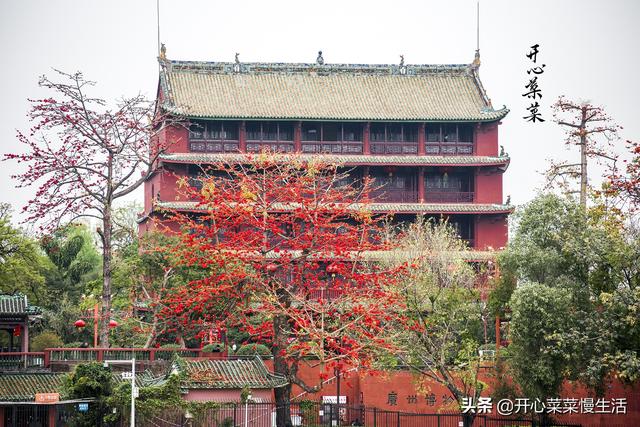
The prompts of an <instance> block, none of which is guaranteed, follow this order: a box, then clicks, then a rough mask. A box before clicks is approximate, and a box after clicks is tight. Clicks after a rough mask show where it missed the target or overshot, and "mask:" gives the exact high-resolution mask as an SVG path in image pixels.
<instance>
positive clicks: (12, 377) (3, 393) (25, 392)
mask: <svg viewBox="0 0 640 427" xmlns="http://www.w3.org/2000/svg"><path fill="white" fill-rule="evenodd" d="M65 375H66V374H63V373H51V372H30V373H2V374H0V402H24V401H32V400H35V396H36V393H59V392H60V390H61V388H62V382H63V380H64V377H65Z"/></svg>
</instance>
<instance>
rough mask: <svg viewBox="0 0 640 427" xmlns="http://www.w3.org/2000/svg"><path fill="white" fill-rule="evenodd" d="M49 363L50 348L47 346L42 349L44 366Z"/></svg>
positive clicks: (47, 365)
mask: <svg viewBox="0 0 640 427" xmlns="http://www.w3.org/2000/svg"><path fill="white" fill-rule="evenodd" d="M49 363H51V350H49V349H48V348H45V349H44V367H45V368H48V367H49Z"/></svg>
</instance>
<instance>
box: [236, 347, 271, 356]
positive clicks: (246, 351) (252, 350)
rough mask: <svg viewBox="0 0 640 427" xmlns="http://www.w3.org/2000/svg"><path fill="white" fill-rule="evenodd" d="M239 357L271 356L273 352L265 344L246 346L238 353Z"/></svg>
mask: <svg viewBox="0 0 640 427" xmlns="http://www.w3.org/2000/svg"><path fill="white" fill-rule="evenodd" d="M236 355H237V356H254V355H258V356H262V357H268V356H271V350H270V349H269V347H267V346H266V345H264V344H245V345H243V346H242V347H240V348H239V349H238V351H236Z"/></svg>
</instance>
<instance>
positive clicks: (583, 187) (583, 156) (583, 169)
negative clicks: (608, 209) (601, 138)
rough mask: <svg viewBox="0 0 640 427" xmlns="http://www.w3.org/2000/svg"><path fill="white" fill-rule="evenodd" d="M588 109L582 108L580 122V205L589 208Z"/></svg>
mask: <svg viewBox="0 0 640 427" xmlns="http://www.w3.org/2000/svg"><path fill="white" fill-rule="evenodd" d="M586 120H587V110H586V109H585V108H584V107H583V108H582V121H581V122H580V207H581V208H582V209H583V210H584V209H586V208H587V184H588V181H587V135H586V133H585V131H586Z"/></svg>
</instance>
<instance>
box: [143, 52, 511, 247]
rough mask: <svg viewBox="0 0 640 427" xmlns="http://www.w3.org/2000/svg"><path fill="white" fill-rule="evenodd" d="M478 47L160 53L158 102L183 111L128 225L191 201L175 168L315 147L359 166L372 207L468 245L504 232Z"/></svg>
mask: <svg viewBox="0 0 640 427" xmlns="http://www.w3.org/2000/svg"><path fill="white" fill-rule="evenodd" d="M479 66H480V61H479V55H478V54H476V58H475V60H474V61H473V63H472V64H463V65H410V64H404V61H401V62H400V64H391V65H369V64H366V65H360V64H358V65H354V64H325V63H324V60H323V58H322V53H320V54H319V55H318V59H317V61H316V63H312V64H285V63H241V62H239V61H238V60H237V58H236V62H234V63H223V62H188V61H169V60H167V59H166V58H165V57H164V53H163V54H162V55H161V58H160V83H159V89H158V101H159V102H158V105H159V108H161V109H163V110H164V112H166V113H168V114H175V115H176V116H180V117H184V118H187V119H188V120H189V122H190V127H167V128H164V129H163V130H162V131H161V133H160V136H159V138H160V139H159V140H160V142H161V143H162V144H163V145H166V146H168V147H169V148H168V149H167V151H166V153H164V154H162V155H160V157H159V161H158V162H157V164H156V169H155V173H154V174H153V175H152V176H151V177H150V178H149V179H148V181H147V182H146V184H145V205H144V215H143V216H142V217H141V218H140V230H141V232H145V231H147V230H149V229H150V228H151V227H152V221H151V218H152V217H153V216H154V215H161V211H162V210H163V209H177V210H186V211H190V210H196V203H195V202H193V201H189V200H181V199H180V198H179V196H178V195H177V194H178V193H177V189H176V184H177V180H178V179H179V177H180V176H188V177H190V178H195V177H197V175H198V173H199V170H201V166H202V165H206V164H208V163H216V162H220V161H226V162H233V161H234V158H239V156H238V153H256V152H260V151H261V150H263V149H269V150H270V151H276V152H282V153H301V155H303V156H323V158H324V159H326V160H328V161H334V162H336V163H339V164H341V165H344V166H345V167H348V168H349V170H350V171H351V174H352V176H353V177H354V179H357V178H360V177H363V176H371V177H374V178H375V184H376V186H377V187H378V188H377V189H376V190H375V193H376V194H372V195H371V196H372V197H373V198H374V200H375V201H376V203H374V204H373V205H372V209H373V211H377V212H381V213H382V212H393V213H394V215H395V219H396V220H397V221H404V220H408V219H411V218H412V217H414V216H415V215H416V214H425V215H428V216H437V217H446V218H448V219H449V221H450V222H451V223H452V224H454V225H455V227H456V228H457V230H458V232H459V234H460V236H461V237H462V238H463V239H466V240H467V241H468V242H469V245H470V247H472V248H473V249H476V250H487V249H498V248H501V247H503V246H504V245H505V244H506V241H507V215H508V214H509V213H510V212H511V210H512V208H511V207H510V206H508V204H505V203H504V202H503V196H502V174H503V173H504V171H505V170H506V168H507V166H508V164H509V157H508V156H507V155H506V154H504V152H503V151H502V150H501V149H500V150H499V148H498V147H499V146H498V125H499V122H500V119H502V118H503V117H504V116H505V115H506V114H507V113H508V110H507V109H505V108H502V109H500V110H495V109H494V108H493V107H492V105H491V101H490V100H489V98H488V97H487V94H486V92H485V90H484V88H483V86H482V83H481V82H480V79H479V76H478V68H479Z"/></svg>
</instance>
